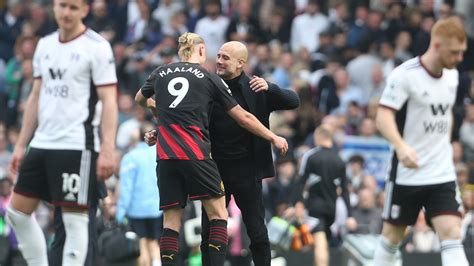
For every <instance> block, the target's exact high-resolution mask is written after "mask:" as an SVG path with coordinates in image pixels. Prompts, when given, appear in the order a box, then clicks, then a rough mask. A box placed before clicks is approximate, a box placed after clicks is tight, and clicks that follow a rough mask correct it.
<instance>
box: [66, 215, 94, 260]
mask: <svg viewBox="0 0 474 266" xmlns="http://www.w3.org/2000/svg"><path fill="white" fill-rule="evenodd" d="M63 223H64V231H65V232H66V241H65V243H64V250H63V265H68V266H82V265H84V262H85V260H86V256H87V247H88V245H89V230H88V227H89V217H88V215H87V213H74V212H63Z"/></svg>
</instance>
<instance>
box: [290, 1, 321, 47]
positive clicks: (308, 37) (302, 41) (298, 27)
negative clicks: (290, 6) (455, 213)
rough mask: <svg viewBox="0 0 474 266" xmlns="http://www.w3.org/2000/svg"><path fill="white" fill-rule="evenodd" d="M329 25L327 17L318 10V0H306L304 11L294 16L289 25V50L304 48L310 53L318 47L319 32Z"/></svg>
mask: <svg viewBox="0 0 474 266" xmlns="http://www.w3.org/2000/svg"><path fill="white" fill-rule="evenodd" d="M328 27H329V19H328V18H327V17H326V15H324V14H323V13H322V12H321V10H320V3H319V0H308V3H307V5H306V8H305V13H303V14H301V15H298V16H296V17H295V18H294V20H293V24H292V26H291V35H290V36H291V51H292V52H293V53H298V52H299V50H300V49H306V50H307V51H308V52H310V53H312V52H314V51H316V50H317V49H318V48H319V34H320V33H321V32H323V31H325V30H326V29H327V28H328Z"/></svg>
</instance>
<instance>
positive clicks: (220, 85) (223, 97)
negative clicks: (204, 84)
mask: <svg viewBox="0 0 474 266" xmlns="http://www.w3.org/2000/svg"><path fill="white" fill-rule="evenodd" d="M210 79H211V81H212V83H213V84H214V87H215V95H216V100H217V101H218V102H219V103H220V104H221V105H222V106H223V107H224V110H226V111H228V110H230V109H232V108H233V107H235V106H236V105H238V103H237V101H236V100H235V99H234V97H233V96H232V92H231V90H230V89H229V86H228V85H227V84H226V83H225V81H224V80H223V79H221V78H220V77H219V76H217V74H213V73H211V74H210Z"/></svg>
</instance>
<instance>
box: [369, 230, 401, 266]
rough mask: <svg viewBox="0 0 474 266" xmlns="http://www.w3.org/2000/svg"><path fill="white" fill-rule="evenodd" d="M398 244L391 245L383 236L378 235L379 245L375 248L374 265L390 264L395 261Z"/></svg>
mask: <svg viewBox="0 0 474 266" xmlns="http://www.w3.org/2000/svg"><path fill="white" fill-rule="evenodd" d="M398 247H399V246H398V245H392V244H390V243H389V242H388V240H387V239H386V238H385V237H384V236H381V237H380V241H379V245H377V247H376V248H375V253H374V265H375V266H391V265H395V263H396V262H397V251H398Z"/></svg>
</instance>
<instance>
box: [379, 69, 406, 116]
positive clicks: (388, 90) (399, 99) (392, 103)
mask: <svg viewBox="0 0 474 266" xmlns="http://www.w3.org/2000/svg"><path fill="white" fill-rule="evenodd" d="M407 79H408V76H407V75H406V71H405V70H404V69H403V68H400V67H399V68H397V69H395V70H394V71H393V72H392V73H390V75H389V76H388V78H387V85H386V86H385V89H384V91H383V93H382V97H381V98H380V105H382V106H385V107H389V108H391V109H395V110H400V108H402V106H403V104H405V102H406V101H407V99H408V96H409V88H408V86H407Z"/></svg>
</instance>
